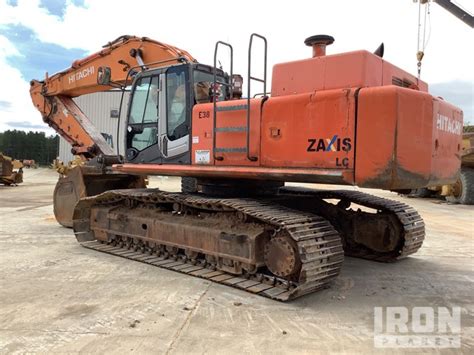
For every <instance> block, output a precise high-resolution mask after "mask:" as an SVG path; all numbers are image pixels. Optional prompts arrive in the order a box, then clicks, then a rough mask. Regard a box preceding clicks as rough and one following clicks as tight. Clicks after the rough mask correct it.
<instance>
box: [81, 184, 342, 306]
mask: <svg viewBox="0 0 474 355" xmlns="http://www.w3.org/2000/svg"><path fill="white" fill-rule="evenodd" d="M130 200H133V201H135V202H134V203H133V205H134V207H136V206H137V203H141V204H144V205H146V204H155V205H156V204H158V205H159V204H163V203H168V204H175V203H178V204H181V205H184V206H186V207H187V208H193V209H196V210H202V211H221V212H231V211H235V212H240V213H242V214H245V215H246V216H248V217H250V218H253V219H255V220H258V221H260V222H261V223H265V224H268V225H271V226H272V227H273V228H274V229H275V230H279V231H285V232H286V233H287V235H288V236H290V237H291V238H292V239H293V241H294V242H295V243H296V245H297V249H298V252H299V257H300V259H301V263H302V266H301V271H300V273H299V277H298V280H297V282H289V281H286V280H282V279H279V278H277V277H275V276H270V275H267V274H265V275H264V274H260V273H257V274H255V275H246V277H243V276H242V275H240V276H236V275H234V274H230V273H226V272H224V271H220V270H213V269H211V268H207V267H203V266H199V265H193V264H191V263H189V261H188V260H186V259H185V258H181V259H179V258H168V259H166V258H164V257H163V256H158V255H150V254H147V253H145V252H146V250H145V249H144V250H142V251H141V252H140V251H135V250H129V249H127V248H125V247H119V246H113V245H108V244H103V243H100V242H98V241H96V240H94V241H85V242H81V244H82V245H83V246H84V247H86V248H89V249H94V250H97V251H101V252H105V253H108V254H113V255H117V256H121V257H124V258H128V259H131V260H136V261H140V262H144V263H147V264H150V265H154V266H159V267H163V268H166V269H170V270H174V271H179V272H182V273H185V274H189V275H192V276H197V277H201V278H205V279H208V280H211V281H214V282H217V283H221V284H225V285H230V286H233V287H236V288H239V289H242V290H245V291H248V292H252V293H255V294H258V295H261V296H265V297H269V298H272V299H275V300H279V301H288V300H291V299H295V298H297V297H300V296H303V295H305V294H308V293H312V292H315V291H317V290H320V289H322V288H325V287H327V286H328V284H329V283H330V282H331V281H332V280H333V279H334V278H335V277H336V276H337V275H338V274H339V272H340V269H341V266H342V262H343V258H344V251H343V249H342V244H341V240H340V236H339V233H338V232H337V231H336V230H335V229H334V228H333V226H332V225H331V224H330V223H329V222H328V221H327V220H325V219H324V218H322V217H320V216H317V215H314V214H311V213H307V212H299V211H296V210H292V209H289V208H286V207H283V206H279V205H275V204H274V202H271V201H265V200H262V201H260V200H259V201H256V200H252V199H220V198H212V197H201V196H199V195H187V194H181V193H170V192H163V191H159V190H155V189H141V190H115V191H108V192H105V193H103V194H101V195H98V196H95V197H90V198H86V199H83V200H81V201H80V202H79V204H78V205H77V207H76V209H79V211H80V212H81V213H80V215H81V216H82V217H83V218H82V219H81V220H75V228H74V229H75V234H76V236H77V237H78V240H80V237H81V235H89V236H91V234H93V232H92V231H90V230H87V228H88V227H87V226H88V225H89V223H88V220H87V219H88V217H87V215H88V213H87V209H88V210H89V211H90V209H91V207H92V205H94V204H117V203H124V202H126V201H128V203H129V204H130ZM84 211H86V213H84ZM89 215H90V212H89ZM135 239H139V238H135ZM183 248H184V246H183Z"/></svg>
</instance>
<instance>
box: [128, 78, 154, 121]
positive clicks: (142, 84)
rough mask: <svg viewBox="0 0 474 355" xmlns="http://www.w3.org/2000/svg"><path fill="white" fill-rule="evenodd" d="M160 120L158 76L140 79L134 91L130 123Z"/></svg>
mask: <svg viewBox="0 0 474 355" xmlns="http://www.w3.org/2000/svg"><path fill="white" fill-rule="evenodd" d="M157 121H158V77H157V76H154V77H145V78H141V79H139V81H138V82H137V85H136V86H135V90H134V92H133V99H132V105H131V109H130V119H129V124H140V123H154V122H157Z"/></svg>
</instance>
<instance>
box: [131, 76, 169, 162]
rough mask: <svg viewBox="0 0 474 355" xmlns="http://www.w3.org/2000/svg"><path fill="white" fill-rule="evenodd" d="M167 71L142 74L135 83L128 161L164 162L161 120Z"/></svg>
mask: <svg viewBox="0 0 474 355" xmlns="http://www.w3.org/2000/svg"><path fill="white" fill-rule="evenodd" d="M162 76H163V77H164V74H158V75H150V76H142V77H141V78H138V79H137V80H136V82H135V84H134V86H133V89H132V93H131V101H130V105H129V111H128V121H127V133H126V158H127V161H130V162H136V163H160V162H161V159H162V156H161V153H160V148H159V139H158V137H159V122H160V112H161V101H163V99H161V96H162V94H161V92H160V87H159V83H160V80H161V79H160V78H161V77H162Z"/></svg>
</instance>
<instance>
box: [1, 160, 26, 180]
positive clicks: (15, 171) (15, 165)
mask: <svg viewBox="0 0 474 355" xmlns="http://www.w3.org/2000/svg"><path fill="white" fill-rule="evenodd" d="M22 182H23V164H22V163H21V162H20V161H18V160H15V159H12V158H10V157H7V156H6V155H3V154H2V153H0V184H4V185H17V184H19V183H22Z"/></svg>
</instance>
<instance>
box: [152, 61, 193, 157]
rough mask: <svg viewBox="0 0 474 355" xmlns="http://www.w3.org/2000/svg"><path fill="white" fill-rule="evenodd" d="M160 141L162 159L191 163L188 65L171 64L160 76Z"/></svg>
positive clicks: (190, 106) (190, 107) (190, 105)
mask: <svg viewBox="0 0 474 355" xmlns="http://www.w3.org/2000/svg"><path fill="white" fill-rule="evenodd" d="M160 80H161V83H160V87H161V91H160V94H161V96H160V98H161V103H162V104H161V105H160V118H161V119H160V121H159V142H160V144H159V145H160V152H161V155H162V157H163V163H165V164H166V163H169V164H175V163H190V153H189V145H190V143H189V140H190V138H189V137H190V130H191V123H190V122H191V109H192V104H191V97H190V96H191V94H190V92H189V89H188V88H189V87H190V85H189V66H187V65H182V66H174V67H170V68H168V69H167V71H166V77H165V76H164V75H163V76H162V77H161V78H160Z"/></svg>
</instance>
